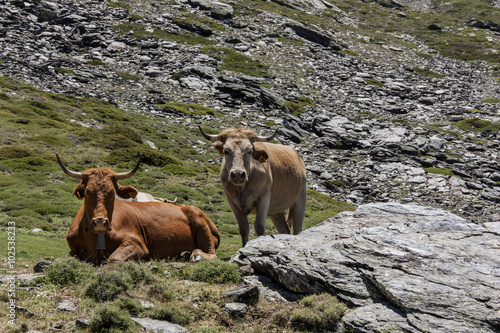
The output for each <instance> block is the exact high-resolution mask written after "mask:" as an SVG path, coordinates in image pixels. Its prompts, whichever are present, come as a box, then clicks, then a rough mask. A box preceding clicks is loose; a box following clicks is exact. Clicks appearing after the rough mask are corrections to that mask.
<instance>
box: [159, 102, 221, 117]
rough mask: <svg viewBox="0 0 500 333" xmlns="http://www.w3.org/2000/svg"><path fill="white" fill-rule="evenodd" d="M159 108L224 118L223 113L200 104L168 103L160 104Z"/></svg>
mask: <svg viewBox="0 0 500 333" xmlns="http://www.w3.org/2000/svg"><path fill="white" fill-rule="evenodd" d="M157 106H158V107H160V108H162V109H164V110H167V111H168V110H175V111H178V112H181V113H183V114H186V115H189V114H197V115H211V116H215V117H220V116H222V113H220V112H217V111H215V110H212V109H210V108H207V107H205V106H202V105H198V104H189V103H178V102H168V103H163V104H158V105H157Z"/></svg>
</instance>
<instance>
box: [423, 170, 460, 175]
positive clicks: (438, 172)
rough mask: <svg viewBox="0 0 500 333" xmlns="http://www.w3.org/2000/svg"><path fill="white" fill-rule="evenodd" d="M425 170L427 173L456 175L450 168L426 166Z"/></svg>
mask: <svg viewBox="0 0 500 333" xmlns="http://www.w3.org/2000/svg"><path fill="white" fill-rule="evenodd" d="M424 170H425V172H427V173H433V174H436V175H445V176H455V174H454V173H453V171H452V170H451V169H448V168H424Z"/></svg>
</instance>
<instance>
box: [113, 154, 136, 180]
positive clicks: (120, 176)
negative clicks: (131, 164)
mask: <svg viewBox="0 0 500 333" xmlns="http://www.w3.org/2000/svg"><path fill="white" fill-rule="evenodd" d="M141 159H142V153H141V154H140V155H139V160H138V161H137V164H136V166H135V168H133V169H132V170H130V171H129V172H123V173H117V174H116V180H121V179H127V178H130V177H132V176H133V175H134V174H135V173H136V172H137V170H139V165H141Z"/></svg>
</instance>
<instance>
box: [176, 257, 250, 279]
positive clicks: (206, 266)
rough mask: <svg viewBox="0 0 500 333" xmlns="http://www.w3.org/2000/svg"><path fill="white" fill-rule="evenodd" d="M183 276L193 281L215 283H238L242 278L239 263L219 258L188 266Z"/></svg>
mask: <svg viewBox="0 0 500 333" xmlns="http://www.w3.org/2000/svg"><path fill="white" fill-rule="evenodd" d="M182 274H183V276H185V277H186V278H187V279H190V280H193V281H202V282H214V283H228V282H234V283H238V282H240V281H241V280H242V276H241V273H240V271H239V270H238V265H236V264H234V263H229V262H225V261H222V260H219V259H215V260H206V261H201V262H199V263H196V264H191V265H189V266H187V267H186V268H185V269H184V270H183V272H182Z"/></svg>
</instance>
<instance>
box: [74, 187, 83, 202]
mask: <svg viewBox="0 0 500 333" xmlns="http://www.w3.org/2000/svg"><path fill="white" fill-rule="evenodd" d="M73 194H74V195H75V196H76V197H77V198H78V199H80V200H81V199H83V198H84V196H85V185H83V184H82V183H80V184H78V185H76V187H75V190H74V191H73Z"/></svg>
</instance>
